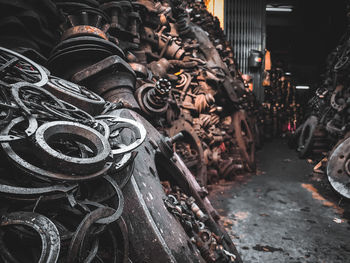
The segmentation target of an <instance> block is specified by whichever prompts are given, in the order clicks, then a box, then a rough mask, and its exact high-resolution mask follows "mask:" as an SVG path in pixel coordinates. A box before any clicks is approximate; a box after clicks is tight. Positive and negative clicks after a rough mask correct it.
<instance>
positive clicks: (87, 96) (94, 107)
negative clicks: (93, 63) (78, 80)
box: [45, 76, 105, 115]
mask: <svg viewBox="0 0 350 263" xmlns="http://www.w3.org/2000/svg"><path fill="white" fill-rule="evenodd" d="M45 87H46V89H47V90H49V91H50V92H51V93H52V94H54V95H55V96H56V97H57V98H59V99H61V100H64V101H66V102H68V103H70V104H73V105H74V106H76V107H78V108H80V109H82V110H84V111H86V112H88V113H90V114H93V115H97V114H100V113H101V112H102V110H103V107H104V105H105V100H104V99H102V98H101V97H100V96H99V95H97V94H96V93H94V92H92V91H90V90H88V89H87V88H85V87H84V86H80V85H77V84H75V83H73V82H70V81H67V80H64V79H61V78H57V77H53V76H50V77H49V82H48V83H47V84H46V86H45Z"/></svg>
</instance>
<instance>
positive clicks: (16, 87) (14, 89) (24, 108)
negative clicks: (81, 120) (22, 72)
mask: <svg viewBox="0 0 350 263" xmlns="http://www.w3.org/2000/svg"><path fill="white" fill-rule="evenodd" d="M11 87H12V88H11V94H12V97H13V99H14V101H15V102H16V104H17V105H18V106H19V107H20V108H21V109H22V111H23V112H24V113H25V114H26V115H31V111H30V109H29V108H28V107H27V106H26V105H25V104H24V102H23V101H22V99H21V98H20V95H19V92H20V90H21V89H25V88H29V89H32V90H35V91H39V92H40V93H42V94H44V95H45V96H47V97H49V98H50V99H52V100H53V101H54V102H55V103H57V105H59V106H60V107H62V108H63V109H65V108H66V107H65V106H64V104H63V103H62V102H61V101H60V100H59V99H58V98H56V97H55V96H54V95H53V94H51V93H50V92H49V91H47V90H45V89H44V88H41V87H38V86H36V85H33V84H30V83H28V82H18V83H16V84H13V85H12V86H11Z"/></svg>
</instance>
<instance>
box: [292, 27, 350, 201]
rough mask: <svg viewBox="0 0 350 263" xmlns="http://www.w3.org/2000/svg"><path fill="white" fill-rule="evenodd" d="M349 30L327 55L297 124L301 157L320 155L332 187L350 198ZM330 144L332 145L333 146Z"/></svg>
mask: <svg viewBox="0 0 350 263" xmlns="http://www.w3.org/2000/svg"><path fill="white" fill-rule="evenodd" d="M349 39H350V38H349V30H347V32H346V33H345V34H344V35H343V37H342V39H341V40H340V43H339V45H338V46H337V47H336V48H335V50H334V51H332V53H331V54H330V55H329V56H328V58H327V67H326V71H325V73H324V74H323V76H322V82H321V84H320V86H319V88H318V89H317V90H316V95H315V96H314V97H313V98H312V99H311V100H310V102H309V111H308V112H309V115H308V118H307V119H306V121H305V122H304V124H303V125H302V126H301V127H300V136H299V146H298V150H299V152H300V154H299V155H300V156H301V157H306V156H315V154H318V155H316V156H317V157H316V158H319V159H322V158H323V160H322V161H323V163H326V164H327V168H326V171H327V175H328V179H329V182H330V183H331V185H332V187H333V188H334V189H335V190H336V191H337V192H338V193H340V194H341V195H343V196H345V197H347V198H350V194H349V193H350V191H349V189H350V188H349V186H350V185H349V182H350V173H349V168H348V158H349V155H348V153H347V151H348V148H349V147H348V146H347V145H348V137H349V135H348V132H349V125H348V123H349V113H350V110H349V102H350V100H349V98H350V97H349V92H350V90H349V84H350V82H349V81H350V79H349V69H350V64H349V50H350V46H349V43H350V42H349ZM332 148H333V149H332Z"/></svg>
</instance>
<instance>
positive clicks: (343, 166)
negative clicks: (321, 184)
mask: <svg viewBox="0 0 350 263" xmlns="http://www.w3.org/2000/svg"><path fill="white" fill-rule="evenodd" d="M349 142H350V139H349V138H346V139H345V140H343V141H342V142H341V143H340V144H339V145H336V146H335V148H334V149H333V150H332V152H331V154H330V157H329V160H328V164H327V175H328V180H329V182H330V184H331V185H332V187H333V188H334V190H336V191H337V192H338V193H339V194H341V195H342V196H344V197H346V198H350V166H349V165H350V161H349V156H350V152H349V149H350V148H349Z"/></svg>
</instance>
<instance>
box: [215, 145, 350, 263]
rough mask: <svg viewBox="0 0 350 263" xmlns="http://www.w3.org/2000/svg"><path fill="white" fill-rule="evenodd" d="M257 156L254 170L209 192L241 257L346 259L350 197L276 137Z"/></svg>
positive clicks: (266, 261)
mask: <svg viewBox="0 0 350 263" xmlns="http://www.w3.org/2000/svg"><path fill="white" fill-rule="evenodd" d="M257 158H258V171H257V174H256V175H245V176H237V177H236V179H235V181H234V182H231V183H226V184H221V185H218V186H214V187H213V191H212V192H211V195H210V198H211V200H212V202H213V204H214V206H215V207H216V208H217V209H218V211H219V212H220V214H221V215H222V216H223V217H222V222H223V224H224V225H225V228H226V229H227V230H228V232H229V234H230V235H231V237H232V239H233V241H234V243H235V244H236V246H237V248H238V250H239V252H240V253H241V255H242V258H243V261H244V262H245V263H255V262H259V263H260V262H261V263H283V262H290V263H297V262H310V263H318V262H320V263H323V262H324V263H333V262H334V263H335V262H336V263H338V262H339V263H346V262H350V225H349V223H348V220H347V218H349V220H350V216H349V215H350V213H349V211H350V202H349V201H348V200H344V199H342V198H341V197H340V196H338V195H337V194H336V193H334V192H333V190H332V189H331V188H330V186H329V184H328V182H327V180H326V176H325V175H322V174H321V175H317V174H313V173H312V168H313V165H312V164H309V163H308V162H307V161H306V160H300V159H298V157H297V154H296V152H295V151H293V150H290V149H288V146H287V144H286V142H284V141H282V140H275V141H273V142H270V143H267V144H266V145H265V146H264V148H263V150H261V151H260V152H258V153H257Z"/></svg>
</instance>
